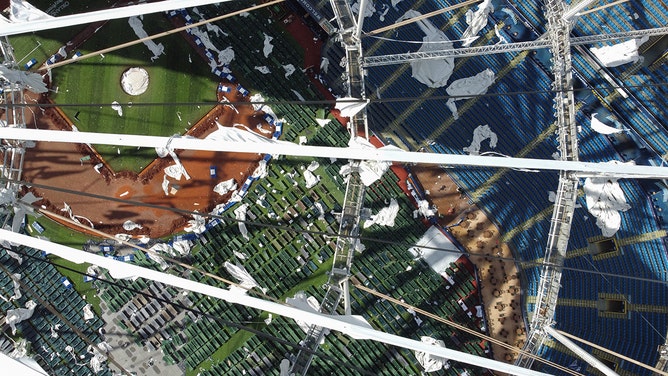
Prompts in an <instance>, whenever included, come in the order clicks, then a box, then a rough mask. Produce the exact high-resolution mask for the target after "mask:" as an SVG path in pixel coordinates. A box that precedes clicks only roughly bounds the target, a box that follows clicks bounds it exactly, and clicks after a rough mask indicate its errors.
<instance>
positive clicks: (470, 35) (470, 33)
mask: <svg viewBox="0 0 668 376" xmlns="http://www.w3.org/2000/svg"><path fill="white" fill-rule="evenodd" d="M493 11H494V5H492V0H483V2H482V3H480V4H478V10H476V11H475V12H474V11H473V10H471V9H469V10H468V11H466V23H467V24H468V25H469V27H467V28H466V30H465V31H464V34H463V35H462V39H463V40H464V43H462V46H463V47H468V46H470V45H471V43H473V42H474V41H475V40H476V39H478V37H477V36H476V35H477V34H478V33H479V32H480V30H482V29H483V28H484V27H485V25H487V16H488V15H489V14H490V13H491V12H493Z"/></svg>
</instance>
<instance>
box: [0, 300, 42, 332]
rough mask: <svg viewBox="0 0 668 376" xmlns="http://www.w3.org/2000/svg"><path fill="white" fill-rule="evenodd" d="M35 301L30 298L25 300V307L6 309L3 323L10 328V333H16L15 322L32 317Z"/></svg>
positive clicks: (35, 305)
mask: <svg viewBox="0 0 668 376" xmlns="http://www.w3.org/2000/svg"><path fill="white" fill-rule="evenodd" d="M35 307H37V303H35V302H33V301H32V300H28V301H27V302H26V305H25V308H16V309H8V310H7V312H6V314H5V323H7V324H8V325H9V327H10V328H11V329H12V335H15V334H16V324H18V323H20V322H22V321H25V320H28V319H29V318H31V317H32V314H33V312H34V311H35Z"/></svg>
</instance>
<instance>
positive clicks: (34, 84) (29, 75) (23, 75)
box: [0, 64, 49, 93]
mask: <svg viewBox="0 0 668 376" xmlns="http://www.w3.org/2000/svg"><path fill="white" fill-rule="evenodd" d="M0 77H4V78H5V80H7V81H9V82H11V83H21V84H24V85H26V86H27V88H28V90H30V91H32V92H33V93H46V92H47V91H49V89H47V87H46V83H44V80H43V79H42V76H41V75H40V74H39V73H34V72H26V71H20V70H17V69H10V68H8V67H6V66H5V65H3V64H0Z"/></svg>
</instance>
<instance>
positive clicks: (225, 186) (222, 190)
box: [213, 178, 237, 196]
mask: <svg viewBox="0 0 668 376" xmlns="http://www.w3.org/2000/svg"><path fill="white" fill-rule="evenodd" d="M235 189H237V182H236V181H234V178H232V179H228V180H225V181H221V182H220V183H218V184H216V186H215V187H213V191H214V192H216V193H218V194H219V195H221V196H222V195H225V194H227V193H228V192H231V191H233V190H235Z"/></svg>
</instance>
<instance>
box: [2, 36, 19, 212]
mask: <svg viewBox="0 0 668 376" xmlns="http://www.w3.org/2000/svg"><path fill="white" fill-rule="evenodd" d="M0 54H1V55H0V57H1V58H2V63H3V64H4V65H5V66H6V67H8V68H10V69H18V66H17V64H16V59H15V58H14V51H13V49H12V46H11V45H10V44H9V40H8V38H7V37H0ZM24 89H25V88H24V86H23V85H21V83H19V82H9V81H7V80H6V79H4V78H3V77H2V76H0V92H1V93H0V101H1V102H0V128H4V129H10V128H11V129H17V128H25V106H23V104H25V99H24V97H23V90H24ZM24 144H25V141H21V140H9V139H2V142H1V143H0V154H1V155H2V166H0V174H2V177H4V178H6V179H7V180H6V181H5V183H4V184H3V185H2V189H3V190H8V191H10V192H14V194H15V193H16V192H17V191H18V184H17V183H15V182H14V181H19V180H21V174H22V172H23V159H24V156H25V148H24ZM9 218H10V216H5V221H8V220H9ZM3 225H4V223H3Z"/></svg>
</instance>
